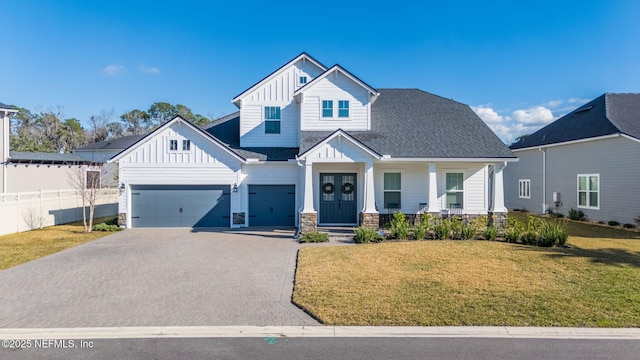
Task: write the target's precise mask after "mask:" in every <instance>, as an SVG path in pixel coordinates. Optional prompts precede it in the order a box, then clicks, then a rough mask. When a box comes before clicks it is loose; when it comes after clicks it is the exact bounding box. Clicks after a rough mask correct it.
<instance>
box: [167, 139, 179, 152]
mask: <svg viewBox="0 0 640 360" xmlns="http://www.w3.org/2000/svg"><path fill="white" fill-rule="evenodd" d="M169 150H171V151H176V150H178V140H169Z"/></svg>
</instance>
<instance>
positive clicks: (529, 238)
mask: <svg viewBox="0 0 640 360" xmlns="http://www.w3.org/2000/svg"><path fill="white" fill-rule="evenodd" d="M520 241H522V243H523V244H525V245H535V244H536V243H537V242H538V233H537V232H536V231H533V230H526V231H525V232H523V233H522V234H521V235H520Z"/></svg>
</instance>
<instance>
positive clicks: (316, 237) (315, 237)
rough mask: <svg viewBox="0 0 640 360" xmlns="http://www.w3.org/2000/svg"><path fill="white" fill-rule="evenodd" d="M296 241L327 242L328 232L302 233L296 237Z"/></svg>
mask: <svg viewBox="0 0 640 360" xmlns="http://www.w3.org/2000/svg"><path fill="white" fill-rule="evenodd" d="M298 241H299V242H301V243H321V242H327V241H329V234H327V233H321V232H317V231H312V232H308V233H304V234H302V236H300V239H298Z"/></svg>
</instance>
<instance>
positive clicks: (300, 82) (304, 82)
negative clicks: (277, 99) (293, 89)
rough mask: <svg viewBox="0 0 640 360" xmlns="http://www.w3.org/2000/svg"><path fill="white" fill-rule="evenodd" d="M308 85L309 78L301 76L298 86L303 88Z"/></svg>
mask: <svg viewBox="0 0 640 360" xmlns="http://www.w3.org/2000/svg"><path fill="white" fill-rule="evenodd" d="M306 83H307V77H306V76H304V75H302V76H300V77H299V78H298V84H299V85H300V86H302V85H304V84H306Z"/></svg>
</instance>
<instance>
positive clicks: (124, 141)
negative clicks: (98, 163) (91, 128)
mask: <svg viewBox="0 0 640 360" xmlns="http://www.w3.org/2000/svg"><path fill="white" fill-rule="evenodd" d="M143 137H144V135H130V136H123V137H120V138H117V139H112V140H106V141H99V142H95V143H93V144H87V145H84V146H80V147H77V148H75V149H73V151H90V150H122V149H126V148H128V147H129V146H131V145H133V144H135V143H136V142H137V141H138V140H140V139H142V138H143Z"/></svg>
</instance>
